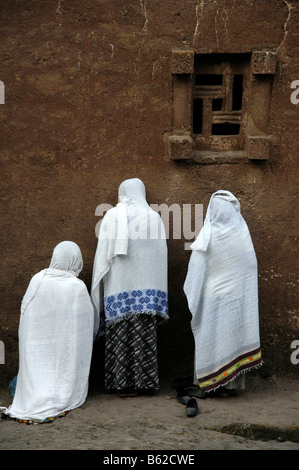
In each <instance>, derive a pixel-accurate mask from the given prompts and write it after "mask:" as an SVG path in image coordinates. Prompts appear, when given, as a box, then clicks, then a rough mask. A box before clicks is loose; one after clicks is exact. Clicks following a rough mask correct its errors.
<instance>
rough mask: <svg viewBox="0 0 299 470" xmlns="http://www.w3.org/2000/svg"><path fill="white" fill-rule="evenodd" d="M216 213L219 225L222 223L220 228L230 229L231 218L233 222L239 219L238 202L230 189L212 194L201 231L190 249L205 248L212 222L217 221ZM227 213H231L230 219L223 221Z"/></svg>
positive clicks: (200, 249) (227, 215)
mask: <svg viewBox="0 0 299 470" xmlns="http://www.w3.org/2000/svg"><path fill="white" fill-rule="evenodd" d="M221 201H223V203H221ZM227 203H230V204H227ZM217 207H218V209H217ZM217 213H218V217H219V223H220V225H222V226H221V230H222V229H224V227H225V229H226V230H232V229H233V227H232V224H233V219H235V222H238V221H239V220H240V203H239V201H238V199H237V198H236V197H235V196H234V195H233V194H232V193H231V192H230V191H224V190H220V191H216V192H215V193H214V194H212V196H211V198H210V202H209V205H208V209H207V213H206V217H205V221H204V225H203V227H202V229H201V231H200V232H199V234H198V237H197V239H196V240H195V242H194V243H192V244H191V245H190V248H191V249H192V250H199V251H206V250H207V248H208V244H209V241H210V238H211V230H212V223H214V225H215V224H216V222H217V221H216V218H217ZM229 213H230V214H231V217H230V220H227V221H225V217H229ZM221 218H222V224H221ZM226 222H227V223H226Z"/></svg>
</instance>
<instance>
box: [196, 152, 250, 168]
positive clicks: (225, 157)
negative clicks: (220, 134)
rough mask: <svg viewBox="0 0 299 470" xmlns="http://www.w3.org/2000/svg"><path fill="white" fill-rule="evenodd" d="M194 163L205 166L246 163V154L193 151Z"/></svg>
mask: <svg viewBox="0 0 299 470" xmlns="http://www.w3.org/2000/svg"><path fill="white" fill-rule="evenodd" d="M192 161H193V162H194V163H201V164H205V165H217V164H219V165H220V164H223V163H242V162H243V163H247V159H246V154H245V152H243V151H242V150H240V151H226V152H213V151H204V150H203V151H199V150H195V151H194V152H193V155H192Z"/></svg>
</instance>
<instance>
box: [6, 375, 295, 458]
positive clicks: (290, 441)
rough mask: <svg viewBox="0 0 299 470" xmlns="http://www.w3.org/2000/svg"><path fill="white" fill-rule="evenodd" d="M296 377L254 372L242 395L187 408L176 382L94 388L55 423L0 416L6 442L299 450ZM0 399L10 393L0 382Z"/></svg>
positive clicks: (16, 446)
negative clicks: (146, 390) (151, 391)
mask: <svg viewBox="0 0 299 470" xmlns="http://www.w3.org/2000/svg"><path fill="white" fill-rule="evenodd" d="M298 384H299V382H298V381H296V380H290V379H279V378H268V379H264V378H261V377H258V376H256V377H249V378H247V387H246V390H245V391H243V392H241V393H239V395H238V396H237V397H229V398H205V399H199V398H197V403H198V407H199V413H198V414H197V415H196V416H195V417H191V418H190V417H187V416H186V407H185V406H184V405H182V404H181V403H179V402H178V400H177V397H176V394H175V391H174V389H173V388H172V386H171V384H165V385H162V387H161V391H160V392H159V393H158V394H156V395H154V396H138V397H135V398H119V397H118V396H117V395H114V394H106V393H104V392H103V391H97V390H92V391H91V392H90V393H89V396H88V398H87V400H86V402H85V403H84V405H83V406H82V407H80V408H78V409H76V410H73V411H71V412H70V413H69V414H68V415H67V416H65V417H63V418H59V419H57V420H56V421H54V422H53V423H50V424H41V425H25V424H21V423H17V422H15V421H12V420H1V421H0V449H1V450H23V449H26V450H75V449H77V450H80V449H81V450H114V451H117V450H118V451H120V450H122V451H125V450H126V451H136V450H145V451H154V450H173V451H176V452H178V451H182V450H188V451H189V450H190V451H196V450H298V449H299V387H298ZM0 402H1V405H4V406H8V405H9V403H10V395H9V392H8V391H7V390H0Z"/></svg>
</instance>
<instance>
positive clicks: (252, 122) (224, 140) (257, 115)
mask: <svg viewBox="0 0 299 470" xmlns="http://www.w3.org/2000/svg"><path fill="white" fill-rule="evenodd" d="M275 71H276V53H275V52H272V51H264V50H262V51H252V52H250V53H246V54H234V53H230V54H194V52H193V51H190V50H188V51H181V50H175V51H173V53H172V78H173V82H172V87H173V103H172V105H173V106H172V109H173V113H172V134H171V135H170V136H169V139H168V142H169V145H168V148H169V156H170V158H172V159H180V160H181V159H191V160H193V161H194V162H197V163H221V162H233V163H234V162H236V161H239V160H243V161H244V159H249V160H253V159H255V160H256V159H259V160H266V159H268V158H269V154H270V141H271V136H269V135H268V133H267V131H268V122H269V116H270V103H271V89H272V80H273V75H274V74H275Z"/></svg>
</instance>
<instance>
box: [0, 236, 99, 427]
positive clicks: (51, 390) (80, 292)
mask: <svg viewBox="0 0 299 470" xmlns="http://www.w3.org/2000/svg"><path fill="white" fill-rule="evenodd" d="M82 267H83V260H82V255H81V251H80V248H79V247H78V245H76V244H75V243H73V242H69V241H64V242H61V243H59V244H58V245H57V246H56V248H55V249H54V251H53V255H52V259H51V263H50V267H49V268H48V269H44V270H43V271H41V272H39V273H37V274H36V275H35V276H33V278H32V279H31V281H30V284H29V286H28V289H27V291H26V293H25V295H24V298H23V300H22V304H21V315H20V324H19V372H18V376H17V385H16V391H15V395H14V399H13V403H12V405H11V406H10V407H9V408H8V409H1V411H3V412H4V413H5V414H6V415H8V416H9V417H11V418H15V419H17V420H20V421H26V422H46V421H51V420H53V419H54V418H55V417H57V416H58V415H62V414H64V413H65V412H67V411H70V410H72V409H74V408H77V407H79V406H81V405H82V404H83V403H84V401H85V399H86V396H87V391H88V377H89V370H90V362H91V354H92V345H93V321H94V312H93V306H92V303H91V300H90V297H89V294H88V291H87V289H86V286H85V284H84V283H83V281H81V280H79V279H77V276H78V275H79V273H80V271H81V270H82Z"/></svg>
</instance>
